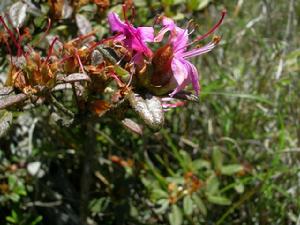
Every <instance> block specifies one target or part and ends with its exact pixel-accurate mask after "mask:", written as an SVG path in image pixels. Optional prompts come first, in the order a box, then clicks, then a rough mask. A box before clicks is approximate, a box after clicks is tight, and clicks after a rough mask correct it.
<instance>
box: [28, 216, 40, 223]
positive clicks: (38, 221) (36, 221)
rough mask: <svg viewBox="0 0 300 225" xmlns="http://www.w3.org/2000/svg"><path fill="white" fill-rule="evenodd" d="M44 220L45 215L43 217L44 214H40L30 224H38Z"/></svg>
mask: <svg viewBox="0 0 300 225" xmlns="http://www.w3.org/2000/svg"><path fill="white" fill-rule="evenodd" d="M42 220H43V217H42V216H38V217H36V218H35V220H34V221H32V222H31V223H30V225H37V224H39V223H40V222H42Z"/></svg>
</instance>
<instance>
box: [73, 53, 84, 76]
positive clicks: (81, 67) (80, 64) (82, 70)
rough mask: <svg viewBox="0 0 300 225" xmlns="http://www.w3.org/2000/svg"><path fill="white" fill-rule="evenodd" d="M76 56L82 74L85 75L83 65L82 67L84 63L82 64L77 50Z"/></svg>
mask: <svg viewBox="0 0 300 225" xmlns="http://www.w3.org/2000/svg"><path fill="white" fill-rule="evenodd" d="M75 55H76V58H77V61H78V63H79V66H80V69H81V72H82V73H85V72H84V68H83V65H82V62H81V59H80V56H79V55H78V51H77V49H76V52H75Z"/></svg>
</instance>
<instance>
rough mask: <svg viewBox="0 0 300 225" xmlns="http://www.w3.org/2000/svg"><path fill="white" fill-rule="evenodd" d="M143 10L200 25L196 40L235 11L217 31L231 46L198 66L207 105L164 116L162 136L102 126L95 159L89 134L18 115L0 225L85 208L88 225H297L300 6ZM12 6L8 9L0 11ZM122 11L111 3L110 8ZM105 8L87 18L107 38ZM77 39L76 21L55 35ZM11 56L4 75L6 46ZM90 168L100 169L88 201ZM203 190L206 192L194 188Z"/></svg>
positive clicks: (282, 1)
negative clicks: (87, 172) (86, 177)
mask: <svg viewBox="0 0 300 225" xmlns="http://www.w3.org/2000/svg"><path fill="white" fill-rule="evenodd" d="M32 2H33V3H34V4H36V5H37V6H39V7H40V8H41V9H42V12H43V13H44V14H41V15H35V14H30V15H29V16H28V19H27V21H26V24H28V26H30V29H31V31H32V33H33V34H34V35H35V36H34V38H37V37H38V36H40V35H42V33H43V27H44V26H45V23H46V18H47V15H48V14H47V13H48V10H49V6H48V3H47V2H45V1H38V0H36V1H32ZM134 3H135V5H136V10H137V16H136V18H135V24H136V25H146V24H148V25H149V24H151V23H152V22H153V19H154V17H155V16H156V15H157V14H159V13H165V14H166V15H168V16H170V17H173V18H175V19H176V20H178V23H179V24H181V25H182V26H185V25H186V24H187V22H188V21H189V20H190V19H193V20H194V22H195V23H197V24H198V25H199V28H197V30H196V31H195V32H194V33H193V34H192V35H191V37H195V36H196V35H197V34H198V35H199V34H203V33H205V31H207V30H208V29H209V28H210V27H211V26H212V25H213V24H214V23H215V22H216V21H217V20H218V18H219V15H220V11H221V10H222V9H223V8H226V9H227V11H228V15H227V17H226V19H225V22H224V23H223V25H222V26H221V28H220V29H219V30H218V32H217V33H218V34H220V35H221V36H222V41H221V43H220V44H219V46H218V47H216V49H214V51H213V52H212V53H209V54H207V55H203V56H202V57H199V58H197V59H195V61H194V63H195V64H196V66H197V68H198V70H199V72H200V73H201V75H202V79H201V84H202V92H201V95H200V102H199V103H190V104H188V105H187V107H183V108H177V109H174V110H171V111H168V112H166V114H165V115H166V124H165V126H164V128H163V129H162V130H161V131H159V132H156V133H153V132H152V131H151V130H149V129H147V128H146V127H145V130H144V134H143V135H142V136H138V135H136V134H131V133H130V132H129V131H127V130H125V129H124V128H123V127H122V126H121V124H120V123H117V122H116V121H112V120H110V119H109V118H107V119H102V120H101V121H99V123H98V124H96V125H95V129H96V142H95V145H96V146H95V149H96V152H93V153H92V154H91V153H89V152H83V151H82V150H81V149H82V146H83V145H85V143H86V142H87V141H88V138H89V137H88V136H85V135H84V134H83V133H82V130H81V129H80V128H78V127H72V126H71V127H63V126H62V125H61V124H60V123H59V122H53V120H52V118H51V117H50V113H49V111H50V112H51V109H49V108H48V107H47V106H43V107H38V108H35V109H33V108H28V109H25V110H24V111H22V112H21V111H20V112H18V113H14V122H13V126H12V128H11V129H10V130H9V132H8V133H7V134H6V135H5V136H3V137H2V138H1V139H0V149H1V151H0V193H1V195H0V224H31V225H34V224H60V225H61V224H80V222H79V221H80V219H79V217H80V212H81V211H82V210H81V209H80V207H86V208H87V213H88V224H171V225H181V224H299V223H300V214H299V212H300V197H299V196H300V187H299V185H300V178H299V177H300V169H299V168H300V167H299V165H300V125H299V123H300V120H299V118H300V96H299V89H300V78H299V71H300V68H299V59H300V58H299V57H300V49H299V46H300V45H299V44H300V41H299V33H300V32H299V27H297V26H299V17H300V4H299V2H298V1H293V0H289V1H286V0H276V1H274V0H253V1H243V0H239V1H233V0H232V1H225V0H224V1H209V0H174V1H172V0H162V1H145V0H138V1H134ZM11 4H13V1H3V2H1V3H0V7H1V8H0V10H1V11H2V12H4V11H5V10H7V9H8V8H9V6H10V5H11ZM120 6H121V5H120V4H119V2H114V1H113V2H111V9H110V10H114V11H116V12H120V9H121V7H120ZM47 7H48V8H47ZM95 12H96V11H95V7H94V6H93V4H88V5H85V6H83V7H81V8H80V9H78V11H77V13H81V14H83V15H85V16H86V17H87V18H88V19H89V20H90V21H91V24H92V26H93V27H94V28H95V29H96V30H97V31H98V33H97V35H98V38H101V37H102V36H105V35H106V33H107V31H108V27H107V22H106V20H105V13H103V14H102V15H99V14H96V13H95ZM77 32H78V31H77V28H76V23H75V21H74V19H72V18H71V19H66V20H63V19H62V20H59V21H56V22H55V23H54V24H53V27H52V28H51V31H50V33H51V34H59V35H60V38H62V39H65V40H68V39H70V38H71V37H76V35H77ZM41 49H43V46H41ZM1 54H2V55H1V56H0V57H2V58H0V59H1V71H2V74H1V76H2V77H5V73H6V71H7V60H6V59H5V54H6V52H5V49H4V47H3V48H2V46H1ZM281 62H282V65H283V66H282V67H281ZM276 74H277V75H279V76H278V77H276ZM137 120H138V119H137ZM34 162H35V164H34ZM39 163H41V166H40V167H39V168H40V169H39V171H38V172H36V173H35V174H30V173H29V172H30V171H29V170H30V168H31V167H34V166H36V165H39ZM84 164H90V167H91V168H90V171H91V173H90V181H89V185H90V192H89V193H88V195H89V199H88V204H86V205H84V204H85V203H83V202H81V200H82V198H81V196H82V193H81V191H82V190H81V188H82V182H84V179H83V178H82V173H83V172H82V170H83V168H84ZM28 168H29V169H28ZM191 174H192V178H189V177H190V175H191ZM190 179H193V181H191V180H190ZM193 182H199V184H200V186H199V187H198V188H197V190H196V191H192V192H189V191H188V190H189V188H190V186H189V185H192V184H194V183H193ZM174 199H175V200H174Z"/></svg>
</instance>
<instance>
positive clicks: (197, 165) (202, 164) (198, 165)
mask: <svg viewBox="0 0 300 225" xmlns="http://www.w3.org/2000/svg"><path fill="white" fill-rule="evenodd" d="M210 167H211V165H210V162H209V161H207V160H203V159H197V160H194V161H193V162H192V168H193V169H194V170H200V169H203V168H205V169H210Z"/></svg>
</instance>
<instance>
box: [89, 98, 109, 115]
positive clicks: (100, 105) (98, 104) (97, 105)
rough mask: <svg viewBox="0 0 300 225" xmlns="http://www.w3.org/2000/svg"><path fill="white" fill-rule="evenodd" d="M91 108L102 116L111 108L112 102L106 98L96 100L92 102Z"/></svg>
mask: <svg viewBox="0 0 300 225" xmlns="http://www.w3.org/2000/svg"><path fill="white" fill-rule="evenodd" d="M89 108H90V110H91V111H92V112H93V113H95V114H97V115H98V116H99V117H100V116H102V115H103V114H104V113H105V112H106V111H108V110H109V109H110V104H109V103H108V102H106V101H104V100H95V101H93V102H91V103H90V106H89Z"/></svg>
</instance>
